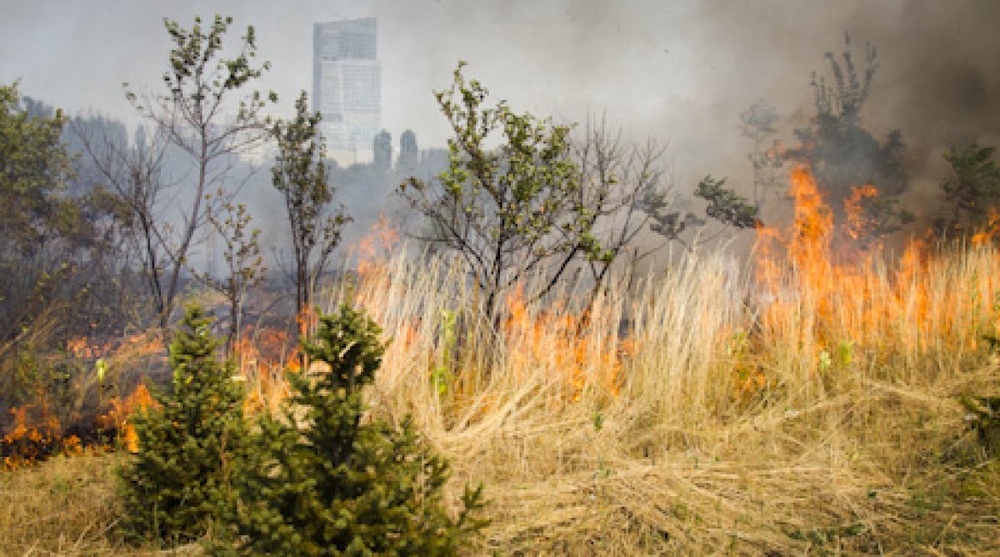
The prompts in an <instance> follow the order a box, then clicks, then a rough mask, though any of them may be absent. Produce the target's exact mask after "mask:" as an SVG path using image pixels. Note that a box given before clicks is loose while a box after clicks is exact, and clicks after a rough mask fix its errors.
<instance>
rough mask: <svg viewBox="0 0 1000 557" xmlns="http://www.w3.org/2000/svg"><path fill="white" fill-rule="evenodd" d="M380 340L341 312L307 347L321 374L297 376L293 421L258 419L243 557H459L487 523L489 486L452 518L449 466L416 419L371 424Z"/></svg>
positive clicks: (470, 495) (245, 497)
mask: <svg viewBox="0 0 1000 557" xmlns="http://www.w3.org/2000/svg"><path fill="white" fill-rule="evenodd" d="M379 334H380V329H379V327H378V326H377V325H376V324H375V323H374V322H372V321H371V320H370V319H368V318H367V317H366V316H365V315H363V314H362V313H361V312H358V311H355V310H353V309H351V308H350V307H348V306H342V307H341V309H340V311H339V313H337V314H334V315H327V316H322V317H321V318H320V324H319V327H318V330H317V332H316V334H315V336H314V337H313V338H312V339H310V340H308V341H304V342H303V349H304V350H305V352H306V353H307V354H308V356H309V358H310V360H311V361H312V362H314V368H313V369H314V370H316V371H314V372H312V373H308V372H302V373H300V374H294V375H291V376H290V382H291V386H292V396H291V397H290V403H289V404H288V405H286V407H285V409H284V410H285V412H284V416H283V417H282V418H281V419H277V418H274V417H269V416H265V417H263V418H262V419H261V421H260V432H259V434H257V435H256V436H255V441H254V443H253V450H252V451H251V452H250V453H249V454H250V457H249V459H248V460H247V461H246V463H247V469H246V470H245V471H244V473H243V474H241V476H240V502H241V503H240V507H239V513H238V516H237V520H236V522H237V524H238V533H239V539H240V540H241V542H240V543H241V546H240V547H238V548H237V549H238V553H241V554H247V555H296V556H308V555H452V554H455V553H456V552H457V550H458V548H459V547H460V545H461V544H462V543H463V542H465V541H466V540H467V538H468V536H469V535H470V534H474V533H476V532H477V531H478V530H479V529H481V528H482V526H483V525H484V522H483V521H482V520H479V519H478V518H477V517H476V514H477V511H478V510H479V509H480V508H481V507H482V505H483V503H482V502H481V496H482V491H481V489H482V488H481V487H480V488H478V489H469V488H466V490H465V496H464V508H463V509H462V510H461V512H460V513H459V515H458V516H457V518H455V519H454V520H453V519H452V518H451V517H449V515H448V514H447V512H446V510H445V508H444V505H443V504H442V501H441V488H442V486H443V485H444V483H445V482H446V481H447V478H448V464H447V462H446V461H445V460H444V459H443V458H442V457H440V456H438V455H436V454H434V452H433V451H432V449H431V448H430V447H429V446H428V445H427V444H426V443H425V442H423V440H421V439H420V437H419V436H418V435H417V433H416V431H415V430H414V427H413V425H412V424H411V423H410V422H409V421H408V420H407V421H405V422H404V423H403V424H402V426H401V427H399V428H394V427H391V426H389V425H388V424H386V423H385V422H382V421H373V422H370V423H362V421H363V420H362V416H363V414H364V412H365V405H364V402H363V399H362V395H363V389H364V387H365V386H366V385H368V384H370V383H372V381H373V380H374V377H375V371H376V370H377V369H378V367H379V365H380V363H381V360H382V354H383V352H384V350H385V347H384V345H383V344H381V342H380V341H379V338H378V337H379ZM315 363H321V364H320V365H315ZM324 364H325V365H324ZM317 368H325V369H322V370H318V369H317Z"/></svg>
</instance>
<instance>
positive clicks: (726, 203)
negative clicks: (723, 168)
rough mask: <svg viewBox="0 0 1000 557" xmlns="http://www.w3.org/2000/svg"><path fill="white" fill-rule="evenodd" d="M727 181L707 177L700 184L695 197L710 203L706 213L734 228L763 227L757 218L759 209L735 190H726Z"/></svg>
mask: <svg viewBox="0 0 1000 557" xmlns="http://www.w3.org/2000/svg"><path fill="white" fill-rule="evenodd" d="M725 185H726V179H725V178H723V179H721V180H718V179H715V178H712V177H711V176H706V177H705V178H704V179H702V181H701V182H699V183H698V187H697V189H696V190H695V196H697V197H700V198H702V199H704V200H705V201H707V202H708V207H707V208H706V209H705V213H706V214H707V215H708V216H709V217H711V218H713V219H715V220H717V221H719V222H721V223H724V224H728V225H730V226H732V227H734V228H758V227H760V226H761V222H760V219H758V218H757V207H756V206H755V205H751V204H750V203H748V202H747V200H746V199H744V198H743V197H741V196H739V195H737V194H736V193H735V192H734V191H733V190H730V189H728V188H725V187H723V186H725Z"/></svg>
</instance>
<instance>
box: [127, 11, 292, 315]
mask: <svg viewBox="0 0 1000 557" xmlns="http://www.w3.org/2000/svg"><path fill="white" fill-rule="evenodd" d="M232 22H233V19H232V18H231V17H226V18H223V17H222V16H218V15H217V16H215V20H214V22H213V23H212V24H211V26H209V27H208V28H205V27H203V26H202V20H201V18H199V17H196V18H195V19H194V25H193V26H192V27H191V29H190V30H188V29H184V28H183V27H181V26H180V24H178V23H177V22H176V21H173V20H170V19H165V20H164V25H165V26H166V29H167V33H168V34H169V35H170V39H171V41H173V43H174V48H173V49H172V50H171V51H170V58H169V60H170V69H169V70H168V71H167V72H166V73H164V75H163V81H164V84H165V85H166V88H167V91H166V92H165V93H162V94H160V95H158V96H155V97H154V98H152V99H143V98H140V96H139V95H138V94H136V93H135V92H134V91H132V90H131V89H130V88H129V86H128V84H125V88H126V96H127V98H128V99H129V100H130V101H131V102H132V103H133V105H134V106H135V107H136V110H137V111H138V112H139V114H141V115H142V116H144V117H146V118H148V119H149V120H150V121H151V122H152V123H153V124H154V127H155V128H156V129H157V130H159V131H161V132H162V133H163V134H164V136H165V138H166V141H167V142H168V143H169V144H171V145H173V146H174V147H176V148H178V149H179V150H180V151H181V152H183V153H185V154H187V155H188V157H189V160H190V163H191V168H190V175H191V176H193V177H194V178H193V183H192V184H191V192H190V196H189V197H187V198H186V199H185V201H184V203H183V204H182V205H179V206H178V209H179V210H180V212H181V215H180V217H181V221H182V222H181V224H180V226H179V227H178V230H177V235H176V237H174V238H172V239H171V241H170V242H168V243H165V245H167V246H169V250H168V252H167V257H168V259H169V264H168V265H167V267H168V268H167V269H166V271H165V273H164V276H163V281H162V282H163V284H162V289H163V293H162V306H163V307H162V312H161V315H160V323H161V325H162V326H165V325H166V324H167V323H168V322H169V319H170V315H171V313H172V312H173V307H174V303H175V299H176V297H177V294H178V293H179V288H180V284H181V275H182V271H183V270H185V269H187V268H188V266H189V264H190V261H189V259H190V255H191V250H192V248H193V246H194V245H195V243H196V242H197V241H198V240H199V239H200V236H199V233H200V232H201V231H202V230H203V228H204V227H205V226H206V225H207V224H208V214H209V210H210V209H211V208H212V205H213V203H215V204H221V203H224V202H226V201H228V200H230V197H229V196H228V195H223V196H214V197H206V195H205V194H207V193H210V192H213V191H215V190H218V189H220V188H222V189H225V188H224V186H225V182H226V180H227V179H228V178H229V176H228V171H229V169H230V168H231V165H232V160H231V159H232V157H233V156H235V155H237V154H239V153H241V152H244V151H245V150H247V149H250V148H252V147H255V146H257V145H258V144H259V143H260V142H261V141H263V140H264V139H265V136H266V128H267V126H268V125H269V124H270V120H269V119H268V118H267V117H265V116H264V114H263V111H264V110H265V109H266V108H267V107H268V105H270V104H272V103H274V102H276V101H277V95H276V94H275V93H273V92H271V93H269V94H267V95H266V96H265V95H263V94H262V93H260V92H259V91H252V92H250V93H244V90H245V88H246V87H247V86H249V85H250V84H251V83H253V82H254V81H255V80H257V79H259V78H260V77H261V76H262V75H263V73H264V72H265V71H267V70H268V69H269V68H270V64H269V63H267V62H264V63H263V64H261V65H260V66H255V65H254V64H253V61H254V58H255V57H256V55H257V42H256V34H255V32H254V28H253V27H252V26H251V27H247V31H246V34H244V35H243V36H242V37H241V39H240V43H239V46H238V48H237V49H236V51H235V52H234V53H232V54H231V55H227V53H226V52H225V51H224V50H223V47H224V45H223V39H224V38H225V35H226V33H227V31H228V29H229V26H230V25H231V24H232ZM230 111H232V112H230ZM227 191H228V190H227Z"/></svg>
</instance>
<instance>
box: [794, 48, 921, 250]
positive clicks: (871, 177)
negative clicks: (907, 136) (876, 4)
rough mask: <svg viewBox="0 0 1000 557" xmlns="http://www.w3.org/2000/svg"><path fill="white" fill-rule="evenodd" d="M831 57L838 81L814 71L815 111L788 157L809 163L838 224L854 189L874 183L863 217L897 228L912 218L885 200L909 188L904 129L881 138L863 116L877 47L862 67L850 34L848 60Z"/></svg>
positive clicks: (798, 132) (798, 133)
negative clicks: (875, 189) (904, 162)
mask: <svg viewBox="0 0 1000 557" xmlns="http://www.w3.org/2000/svg"><path fill="white" fill-rule="evenodd" d="M826 58H827V60H828V61H829V63H830V70H831V72H832V74H833V81H832V83H828V82H827V81H826V79H825V78H823V77H817V76H816V75H815V74H813V80H812V83H811V85H812V87H813V91H814V93H815V106H816V115H815V116H814V117H813V118H812V121H811V123H810V125H809V126H807V127H804V128H799V129H796V130H795V137H796V139H797V140H798V142H799V146H798V147H796V148H794V149H790V150H788V151H787V152H786V153H785V158H786V159H788V160H792V161H795V162H800V163H806V164H808V165H809V167H810V168H811V170H812V172H813V174H814V175H815V177H816V183H817V186H818V187H819V189H820V190H821V191H822V192H823V194H824V197H825V200H826V202H827V204H828V205H829V206H830V208H831V210H832V211H833V215H834V221H835V222H836V223H837V224H840V225H842V224H844V223H845V221H846V219H847V209H846V208H845V202H847V201H848V200H849V199H851V196H852V195H855V189H856V188H859V187H863V186H866V185H873V186H875V187H876V188H877V190H878V193H877V195H876V196H874V197H871V196H867V197H865V203H864V204H863V210H864V211H866V212H868V213H871V214H869V215H867V216H866V217H865V219H864V220H866V221H868V222H880V223H881V225H880V226H878V227H875V228H874V229H871V230H869V232H870V233H876V234H884V233H887V232H890V231H893V230H896V229H898V228H899V227H900V226H901V225H903V224H905V223H906V222H909V221H910V220H912V216H911V215H909V214H907V213H905V212H902V211H899V210H898V209H897V208H896V206H895V205H896V204H895V203H894V202H891V201H889V202H887V201H885V200H886V199H893V198H896V197H897V196H899V195H900V194H902V193H903V192H904V191H905V190H906V189H907V187H908V180H907V177H906V173H905V171H904V168H903V153H904V150H905V146H904V144H903V139H902V134H901V133H900V132H899V131H898V130H897V131H893V132H892V133H890V134H889V135H888V136H887V137H886V139H885V140H884V141H882V142H880V141H879V140H878V139H876V138H875V137H874V136H873V135H872V134H871V132H869V131H868V130H866V129H865V128H864V127H863V125H862V119H861V111H862V109H863V108H864V104H865V102H866V101H867V100H868V96H869V94H870V93H871V87H872V83H873V81H874V77H875V74H876V71H877V69H878V66H877V64H876V50H875V47H874V46H872V45H867V47H866V49H865V58H864V61H865V66H864V69H863V71H862V70H860V69H859V68H858V66H857V64H856V63H855V60H854V57H853V54H852V51H851V37H850V35H849V34H847V35H845V48H844V52H843V63H841V62H840V61H838V60H837V58H836V57H835V56H834V55H833V53H832V52H828V53H826ZM887 209H888V210H889V213H888V215H889V216H890V218H888V219H887V218H886V216H887V214H886V213H885V211H886V210H887ZM868 240H870V238H869V239H868Z"/></svg>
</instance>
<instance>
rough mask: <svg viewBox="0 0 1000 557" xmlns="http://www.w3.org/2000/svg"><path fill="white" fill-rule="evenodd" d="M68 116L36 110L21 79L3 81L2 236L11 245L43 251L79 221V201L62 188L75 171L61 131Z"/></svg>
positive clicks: (0, 144) (0, 151)
mask: <svg viewBox="0 0 1000 557" xmlns="http://www.w3.org/2000/svg"><path fill="white" fill-rule="evenodd" d="M65 121H66V120H65V118H64V117H63V115H62V113H61V112H57V113H56V114H55V115H54V116H53V117H51V118H47V117H41V116H34V115H32V114H30V113H29V111H28V110H26V109H25V108H24V107H23V106H22V98H21V95H20V93H19V92H18V90H17V84H16V83H15V84H14V85H12V86H0V194H2V197H3V200H4V202H3V203H2V204H0V238H2V240H0V241H2V243H3V248H4V249H5V250H23V251H26V252H28V253H32V254H37V253H41V252H42V251H43V250H44V248H45V245H46V243H47V242H49V241H50V240H52V239H53V238H55V237H58V236H59V235H60V234H63V233H67V232H70V231H71V229H72V228H73V227H75V226H76V225H77V224H78V220H79V218H80V214H79V212H78V211H76V210H74V209H75V207H76V205H75V204H73V203H72V202H71V201H70V200H69V199H67V198H65V197H62V196H61V195H60V194H61V193H62V191H63V190H64V189H65V187H66V182H67V180H68V179H69V177H70V175H71V173H72V166H71V165H70V160H69V157H68V156H67V154H66V150H65V146H64V145H63V143H62V140H61V135H62V130H63V125H64V124H65Z"/></svg>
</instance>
